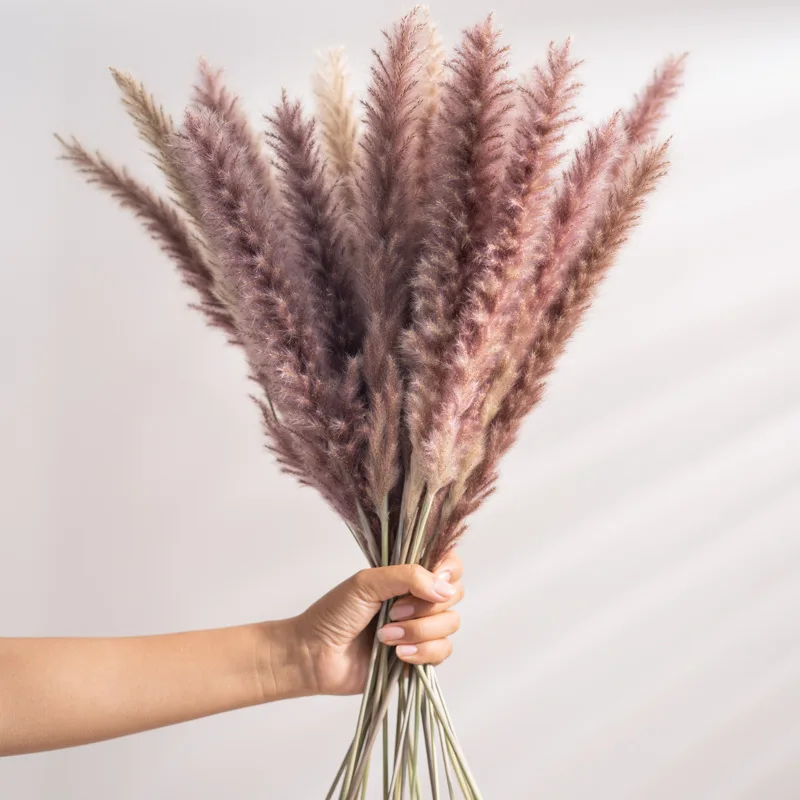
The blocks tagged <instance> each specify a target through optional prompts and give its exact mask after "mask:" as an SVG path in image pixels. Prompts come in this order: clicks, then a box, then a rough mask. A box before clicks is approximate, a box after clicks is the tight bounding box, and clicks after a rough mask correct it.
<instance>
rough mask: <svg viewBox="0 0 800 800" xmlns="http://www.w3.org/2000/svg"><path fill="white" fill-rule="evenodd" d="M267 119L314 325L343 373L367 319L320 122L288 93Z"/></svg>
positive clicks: (336, 367)
mask: <svg viewBox="0 0 800 800" xmlns="http://www.w3.org/2000/svg"><path fill="white" fill-rule="evenodd" d="M267 119H268V121H269V123H270V125H271V131H270V134H269V138H270V140H271V141H272V144H273V150H274V152H275V156H276V159H277V161H276V163H277V166H278V169H279V171H280V179H281V180H280V183H281V188H282V190H283V191H282V193H283V199H284V202H283V204H282V211H283V213H284V216H285V218H286V222H287V224H286V230H287V234H288V235H289V236H291V237H292V238H293V239H294V241H295V243H296V245H297V251H298V257H299V259H300V261H301V262H302V263H301V265H300V267H301V268H302V269H303V270H305V271H306V272H307V274H308V275H309V277H310V283H311V288H312V290H313V292H314V295H313V305H314V312H315V319H316V322H315V324H316V325H317V327H318V329H319V330H320V331H321V332H322V333H323V341H324V344H325V347H326V348H327V349H328V351H329V352H330V355H331V360H332V362H333V369H334V372H335V373H340V372H341V371H342V370H343V368H344V364H345V362H346V360H347V359H348V358H350V357H351V356H353V355H355V354H356V353H357V352H358V350H359V348H360V344H361V337H362V335H363V326H364V320H363V311H362V309H361V306H360V304H359V303H358V302H357V297H356V293H355V280H354V276H353V265H352V264H351V263H350V252H349V251H348V248H347V242H346V239H345V234H344V231H343V228H342V222H341V218H340V216H339V215H337V214H336V213H335V210H336V209H335V201H334V199H333V196H332V192H331V189H330V185H329V183H328V181H327V179H326V175H325V162H324V160H323V158H322V157H321V155H320V151H319V145H318V144H317V141H316V138H315V123H314V120H313V119H305V118H304V117H303V112H302V107H301V105H300V102H299V101H290V100H289V99H288V97H287V95H286V92H284V93H283V95H282V98H281V102H280V103H279V104H278V105H277V106H276V107H275V110H274V112H273V114H272V115H271V116H269V117H267Z"/></svg>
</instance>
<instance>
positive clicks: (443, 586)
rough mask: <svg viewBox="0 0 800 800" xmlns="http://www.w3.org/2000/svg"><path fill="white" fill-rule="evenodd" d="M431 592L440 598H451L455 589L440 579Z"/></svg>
mask: <svg viewBox="0 0 800 800" xmlns="http://www.w3.org/2000/svg"><path fill="white" fill-rule="evenodd" d="M433 591H434V592H436V594H438V595H439V596H441V597H452V596H453V595H454V594H455V593H456V587H455V586H453V584H452V583H448V582H447V581H443V580H441V579H440V580H437V581H436V583H434V584H433Z"/></svg>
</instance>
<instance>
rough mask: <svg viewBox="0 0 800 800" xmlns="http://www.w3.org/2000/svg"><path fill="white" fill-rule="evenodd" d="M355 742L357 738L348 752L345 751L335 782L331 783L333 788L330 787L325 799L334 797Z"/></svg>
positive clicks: (328, 799) (329, 799)
mask: <svg viewBox="0 0 800 800" xmlns="http://www.w3.org/2000/svg"><path fill="white" fill-rule="evenodd" d="M354 743H355V739H353V741H352V742H351V743H350V747H349V748H348V749H347V752H346V753H345V755H344V758H343V759H342V763H341V764H340V765H339V771H338V772H337V773H336V777H335V778H334V779H333V784H332V785H331V788H330V789H328V794H326V795H325V800H331V799H332V798H333V795H334V794H335V793H336V786H337V785H338V783H339V778H341V777H342V773H343V772H344V770H345V767H346V766H347V761H348V759H349V758H350V752H351V750H352V749H353V744H354Z"/></svg>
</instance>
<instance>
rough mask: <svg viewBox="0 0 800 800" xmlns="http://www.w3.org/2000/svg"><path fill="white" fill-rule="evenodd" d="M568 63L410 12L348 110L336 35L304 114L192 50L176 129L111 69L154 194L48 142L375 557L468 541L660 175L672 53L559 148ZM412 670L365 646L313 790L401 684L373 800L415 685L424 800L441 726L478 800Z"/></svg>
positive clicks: (299, 474)
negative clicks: (117, 209) (232, 78)
mask: <svg viewBox="0 0 800 800" xmlns="http://www.w3.org/2000/svg"><path fill="white" fill-rule="evenodd" d="M580 66H581V62H580V61H577V60H576V59H575V58H574V57H573V56H572V53H571V46H570V42H569V40H567V41H566V42H565V43H564V44H558V45H557V44H551V45H550V47H549V48H548V50H547V52H546V54H545V56H544V58H543V59H542V61H541V62H540V63H536V64H531V65H525V69H524V70H523V71H522V72H521V73H520V74H515V72H514V71H513V70H512V65H511V53H510V50H509V48H508V46H507V45H506V44H504V42H503V36H502V31H501V29H500V28H499V27H498V26H497V25H496V23H495V20H494V17H493V15H491V14H490V15H488V16H487V17H486V18H485V19H483V20H482V21H480V22H478V23H477V24H475V25H473V26H471V27H468V28H467V29H465V30H464V31H463V32H462V34H461V36H460V37H459V39H458V41H457V42H455V43H454V46H453V48H452V50H450V51H448V50H447V49H446V48H445V46H444V43H443V41H442V38H441V36H440V35H439V33H438V31H437V29H436V26H435V25H434V23H433V21H432V19H431V17H430V14H429V12H428V10H427V9H425V8H424V7H422V6H416V7H414V8H413V9H412V10H411V11H410V12H409V13H408V14H406V15H405V16H403V17H402V18H401V19H399V20H398V21H397V22H396V23H395V24H394V25H392V26H391V27H389V28H388V29H387V30H385V31H384V32H383V39H382V42H381V44H380V47H378V48H376V49H375V50H374V51H373V52H372V58H371V64H370V68H369V73H368V75H367V76H366V79H367V80H366V92H365V95H364V97H363V98H362V99H361V100H360V103H357V101H356V98H355V96H354V95H353V93H352V91H351V89H350V87H349V74H348V70H347V65H346V59H345V56H344V53H343V51H342V50H341V49H336V50H334V51H332V52H331V53H330V54H328V56H327V57H324V56H323V57H321V58H320V60H319V64H318V67H317V70H316V72H315V75H314V83H313V89H314V97H315V101H316V113H311V112H309V111H308V110H306V109H305V108H304V107H303V104H302V103H301V102H300V101H299V100H294V99H290V96H289V94H288V93H287V91H286V90H285V89H284V90H283V91H282V92H281V94H280V98H279V100H278V102H277V104H276V105H275V106H274V108H272V109H271V110H270V111H268V112H267V113H266V114H264V115H263V116H261V117H256V118H255V119H252V118H251V117H250V115H249V114H248V113H247V111H246V110H245V106H244V103H243V101H242V99H241V98H239V97H238V96H236V95H235V94H234V93H233V92H232V91H231V90H230V89H229V88H228V87H227V85H226V83H225V81H224V79H223V73H222V71H221V70H218V69H214V68H212V67H211V66H210V65H209V64H208V63H207V62H206V61H205V60H204V59H201V60H200V63H199V68H198V76H197V81H196V84H195V85H194V87H193V90H192V93H191V96H190V98H189V102H188V104H187V107H186V108H185V109H184V111H183V113H182V115H181V116H180V117H178V118H177V119H179V120H180V122H179V124H175V123H173V121H172V117H171V116H170V115H169V114H167V113H166V112H165V111H164V110H163V108H162V107H161V105H160V104H159V103H158V102H157V101H156V100H155V99H154V98H153V97H152V95H150V94H149V93H148V92H147V91H146V90H145V88H144V87H143V86H142V85H141V84H140V83H139V82H138V81H137V80H136V79H135V78H134V77H133V76H131V75H129V74H128V73H126V72H122V71H119V70H113V71H112V74H113V77H114V80H115V82H116V84H117V86H118V87H119V90H120V92H121V94H122V102H123V105H124V107H125V109H126V111H127V112H128V113H129V114H130V116H131V118H132V119H133V122H134V125H135V127H136V130H137V132H138V133H139V135H140V137H141V138H142V140H143V141H144V142H145V144H146V146H147V148H148V150H149V151H150V153H151V155H152V157H153V159H154V161H155V163H156V164H157V166H158V167H159V169H160V170H161V172H162V173H163V175H164V178H165V194H164V195H163V196H162V195H161V194H159V193H158V192H156V191H154V190H153V189H151V188H149V187H147V186H145V185H143V184H142V183H141V182H140V181H138V180H137V179H136V178H134V177H132V176H131V175H130V174H129V173H128V172H127V171H126V170H125V169H124V168H121V167H117V166H115V165H114V164H113V163H111V162H110V161H109V160H108V159H106V158H105V157H104V156H103V155H101V154H99V153H92V152H90V151H89V150H87V149H86V148H84V147H83V146H82V145H81V144H80V143H79V142H78V141H77V140H74V139H73V140H70V141H67V140H66V139H61V138H60V137H59V142H60V144H61V146H62V148H63V157H64V158H66V159H67V160H69V161H71V162H72V163H73V164H74V165H75V166H76V167H77V169H78V170H79V171H80V172H81V173H82V174H83V175H84V176H85V177H86V178H87V179H88V181H89V182H91V183H94V184H96V185H98V186H99V187H101V188H102V189H105V190H106V191H108V192H109V193H110V194H111V195H112V196H113V197H114V198H115V199H116V200H117V201H118V202H119V203H120V204H121V205H122V206H124V207H126V208H128V209H130V210H131V211H132V212H133V214H134V215H135V216H136V217H137V218H138V219H139V221H140V222H141V223H142V224H143V225H144V227H145V230H146V231H147V233H148V234H149V235H150V236H151V237H152V238H154V239H155V240H156V242H157V243H158V244H159V245H160V247H161V248H162V250H163V251H164V253H165V254H166V255H167V256H168V257H169V258H171V259H172V261H173V262H174V263H175V265H176V267H177V269H178V271H179V273H180V275H181V277H182V278H183V280H184V282H185V283H186V284H187V285H188V286H189V287H190V290H191V291H192V292H193V295H194V296H193V300H194V305H195V306H196V307H198V308H199V309H200V310H201V311H202V312H203V313H204V314H205V316H206V319H207V320H208V322H209V323H210V324H212V325H214V326H216V327H218V328H221V329H222V330H223V332H224V333H225V335H226V336H227V338H228V339H229V341H231V342H232V343H234V344H236V345H237V346H238V347H240V348H241V349H242V351H243V353H244V356H245V358H246V361H247V366H248V370H249V373H250V376H251V378H252V379H253V381H254V383H255V385H256V386H257V391H256V396H255V400H256V402H257V403H258V406H259V408H260V411H261V415H262V419H263V424H264V429H265V431H266V437H267V445H268V447H269V449H270V450H271V451H272V453H273V454H274V456H275V458H276V459H277V461H278V463H279V464H280V466H281V468H282V469H283V470H285V471H286V472H288V473H290V474H292V475H294V476H295V477H296V478H297V479H298V480H299V481H300V482H301V483H303V484H305V485H308V486H312V487H314V488H315V489H316V490H317V491H318V492H320V493H321V495H322V496H323V497H324V498H325V500H326V501H327V502H328V503H329V504H330V506H331V507H332V508H333V509H334V510H335V511H336V513H337V514H338V515H339V516H340V517H341V518H342V519H343V520H344V521H345V523H346V524H347V526H348V528H349V529H350V532H351V533H352V535H353V537H354V539H355V541H356V542H357V544H358V546H359V547H360V548H361V550H362V552H363V553H364V555H365V557H366V559H367V561H368V563H369V564H371V565H373V566H375V565H380V564H384V565H388V564H390V563H408V564H413V563H422V564H424V565H426V566H428V567H430V568H433V567H435V566H436V565H437V564H438V563H439V562H440V560H441V559H442V557H443V556H444V555H445V554H446V553H447V552H448V551H449V550H450V549H451V548H452V547H453V546H454V544H455V543H456V542H457V541H458V538H459V537H460V536H461V534H462V533H463V532H464V530H465V526H466V521H467V518H468V516H469V515H470V514H471V513H472V512H473V511H475V510H476V509H477V508H478V507H479V506H480V505H481V504H482V503H483V501H484V500H485V499H486V498H487V497H488V496H489V495H490V494H491V493H492V492H493V491H494V489H495V485H496V478H497V472H498V466H499V463H500V459H501V458H502V456H503V455H504V454H505V453H506V452H507V451H508V449H509V448H510V447H511V446H512V444H513V442H514V441H515V439H516V437H517V435H518V433H519V430H520V427H521V425H522V423H523V421H524V419H525V417H526V415H527V414H528V413H529V412H530V411H531V410H532V409H533V407H534V406H535V405H536V404H537V403H538V402H539V400H540V399H541V398H542V396H543V393H544V388H545V382H546V380H547V377H548V375H549V374H550V373H551V371H552V370H553V368H554V366H555V364H556V361H557V359H558V357H559V355H560V354H561V353H562V352H563V350H564V347H565V346H566V343H567V341H568V340H569V338H570V336H571V335H572V333H573V332H574V331H575V330H576V328H577V327H578V326H579V324H580V321H581V319H582V317H583V315H584V313H585V311H586V309H587V308H588V307H589V305H590V303H591V301H592V298H593V296H594V294H595V290H596V288H597V286H598V284H599V283H600V282H601V281H602V279H603V277H604V275H605V274H606V273H607V271H608V269H609V268H610V266H611V265H612V263H613V261H614V259H615V257H616V256H617V254H618V252H619V250H620V248H621V247H622V245H623V244H624V242H625V240H626V239H627V237H628V236H629V235H630V233H631V231H632V229H633V227H634V226H635V224H636V223H637V221H638V220H639V218H640V216H641V214H642V213H643V210H644V205H645V200H646V198H647V196H648V195H649V194H650V193H651V192H652V191H653V190H654V189H655V188H656V185H657V184H658V182H659V181H660V179H661V178H662V177H663V176H664V174H665V172H666V169H667V144H666V143H665V142H663V141H659V128H660V126H661V124H662V122H663V121H664V119H665V117H666V111H667V107H668V104H669V102H670V101H671V100H672V99H673V97H674V96H675V95H676V93H677V91H678V89H679V87H680V84H681V80H682V76H683V69H684V66H685V56H679V57H673V58H668V59H667V60H665V61H664V62H663V63H662V64H661V66H660V67H659V68H658V69H656V70H655V71H654V73H653V75H652V76H651V78H650V80H649V81H648V82H646V83H645V85H644V88H643V89H642V90H641V91H640V93H639V94H638V95H637V96H636V97H635V98H634V101H633V102H632V104H631V105H630V106H629V107H625V108H622V109H619V110H617V111H615V112H613V113H611V114H609V115H608V117H607V118H606V119H605V120H604V121H602V122H600V123H596V124H589V125H587V126H586V129H585V132H584V134H583V138H582V140H581V142H580V144H579V145H578V147H577V148H575V149H574V150H572V151H568V150H566V149H565V147H564V138H565V133H566V132H567V130H568V129H569V128H570V127H573V126H575V125H577V124H578V123H579V118H578V116H577V114H576V111H575V103H576V99H577V95H578V90H579V88H580V84H579V83H578V79H577V73H578V68H579V67H580ZM389 605H390V603H385V604H384V606H383V607H382V609H381V612H380V616H381V617H382V619H383V620H385V619H386V615H387V614H388V608H389ZM401 667H402V663H401V662H400V661H399V660H398V659H397V658H396V656H395V654H394V653H393V652H392V651H390V649H389V648H387V647H383V646H380V645H379V644H378V643H377V640H376V643H375V644H374V646H373V652H372V660H371V666H370V676H369V679H368V683H367V690H366V691H365V693H364V697H363V700H362V708H361V712H360V715H359V724H358V728H357V731H356V736H355V737H354V739H353V745H352V746H351V747H350V749H349V750H348V753H347V755H346V757H345V759H344V761H343V763H342V768H341V770H340V772H339V774H338V775H337V778H336V781H335V782H334V786H333V787H332V789H331V792H330V793H329V795H328V797H332V796H333V794H335V793H337V787H338V786H339V785H340V784H341V788H339V789H338V794H337V796H338V797H340V798H343V799H344V800H357V798H358V797H363V796H364V795H363V792H365V791H366V785H367V784H366V781H367V765H368V763H369V760H370V753H371V750H372V745H373V744H374V742H375V740H376V737H377V736H378V735H379V732H380V730H381V729H383V730H384V736H385V737H387V736H388V735H389V733H388V731H389V728H390V727H391V728H392V730H394V729H395V726H394V725H392V726H388V725H386V726H383V720H384V718H385V717H386V714H387V713H388V712H387V708H388V698H389V695H390V693H391V690H392V687H393V686H394V685H396V684H400V687H401V692H402V694H401V698H402V702H401V703H400V712H399V713H400V718H399V719H398V723H397V726H396V734H395V735H396V737H397V738H396V739H395V746H394V749H392V748H391V747H390V746H389V745H388V739H384V746H385V748H386V750H385V752H386V754H387V758H386V762H385V763H386V766H385V767H384V775H383V779H384V784H383V788H384V795H383V797H384V798H385V800H389V798H390V797H391V798H394V797H396V796H398V795H397V791H402V784H403V782H404V781H406V780H407V781H409V782H410V781H411V780H412V776H413V774H414V772H413V771H412V770H410V766H409V765H410V763H411V756H410V755H409V753H410V752H413V753H416V752H417V749H418V748H417V746H416V745H414V746H413V747H409V742H410V738H409V737H411V733H409V732H408V729H410V728H411V727H412V726H410V725H408V719H409V717H410V715H411V713H413V704H414V702H415V700H414V697H415V695H414V694H413V692H418V693H419V700H418V701H417V702H419V706H417V708H418V710H419V711H420V713H421V715H422V716H421V718H420V719H421V723H420V725H419V726H417V734H416V735H417V736H419V735H420V734H419V729H420V728H421V729H422V730H423V734H424V736H425V745H424V746H425V747H426V752H428V755H429V758H428V768H429V770H430V782H431V787H432V792H433V796H434V797H438V796H443V792H441V791H438V789H437V788H436V782H437V780H438V777H437V774H436V764H437V759H438V756H436V755H434V756H431V755H430V753H431V749H432V744H431V743H432V742H434V743H435V739H436V737H437V735H438V736H441V737H443V738H442V739H441V740H442V741H445V740H446V741H447V742H448V744H447V747H446V748H445V750H444V764H445V765H447V764H451V767H452V770H453V771H452V773H450V774H449V775H448V781H450V778H451V777H453V778H454V781H453V782H451V784H450V787H449V796H450V797H453V796H455V794H454V791H455V790H454V789H453V786H456V787H457V788H460V789H461V795H460V796H464V797H466V798H479V797H480V793H479V791H478V789H477V785H476V783H475V780H474V778H473V776H472V775H471V773H470V771H469V766H468V764H467V762H466V760H465V758H464V756H463V753H462V752H461V751H460V747H459V746H458V741H457V738H456V737H455V733H454V731H453V730H452V727H451V722H450V720H449V718H448V716H447V715H446V714H444V712H443V710H442V707H441V704H440V700H441V694H440V690H439V687H438V683H437V681H436V676H435V674H434V673H433V671H428V670H425V669H424V668H422V667H419V668H415V669H414V670H412V671H410V672H409V673H408V675H406V674H405V673H404V672H403V670H402V669H401ZM437 704H438V705H437ZM409 709H412V710H411V711H409ZM404 720H405V721H404ZM437 731H438V733H437ZM401 737H405V738H401ZM448 748H449V749H448ZM392 754H393V755H394V760H393V761H392V763H393V764H394V768H393V770H391V771H390V766H391V765H390V763H389V762H390V760H391V758H390V756H391V755H392ZM422 772H423V770H421V769H419V770H417V774H416V778H415V780H416V779H418V778H419V774H421V773H422ZM408 785H409V786H410V785H411V784H410V783H409V784H408ZM415 790H416V791H417V794H416V796H422V795H420V794H419V790H418V789H415Z"/></svg>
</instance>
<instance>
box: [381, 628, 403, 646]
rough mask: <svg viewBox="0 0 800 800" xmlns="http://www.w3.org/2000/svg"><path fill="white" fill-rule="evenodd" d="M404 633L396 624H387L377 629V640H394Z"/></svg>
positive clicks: (400, 637)
mask: <svg viewBox="0 0 800 800" xmlns="http://www.w3.org/2000/svg"><path fill="white" fill-rule="evenodd" d="M405 635H406V632H405V631H404V630H403V629H402V628H398V627H397V626H396V625H387V626H386V627H385V628H381V629H380V630H379V631H378V641H380V642H396V641H397V640H398V639H402V638H403V637H404V636H405Z"/></svg>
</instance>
